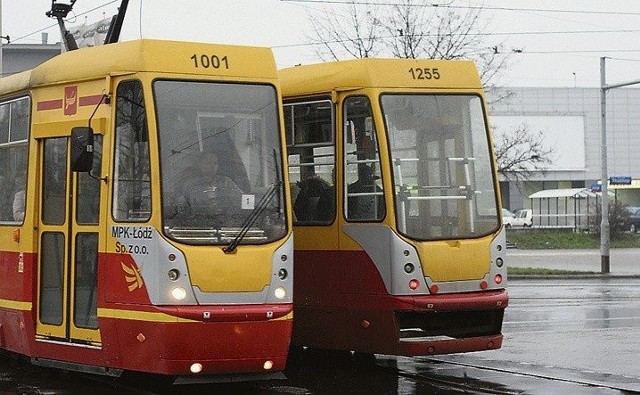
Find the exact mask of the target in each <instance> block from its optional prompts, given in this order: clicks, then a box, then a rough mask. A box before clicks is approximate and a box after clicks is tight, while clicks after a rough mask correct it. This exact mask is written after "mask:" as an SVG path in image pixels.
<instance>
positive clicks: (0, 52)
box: [0, 0, 4, 77]
mask: <svg viewBox="0 0 640 395" xmlns="http://www.w3.org/2000/svg"><path fill="white" fill-rule="evenodd" d="M3 73H4V68H3V67H2V0H0V77H2V76H3Z"/></svg>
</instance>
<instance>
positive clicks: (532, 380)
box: [397, 358, 637, 394]
mask: <svg viewBox="0 0 640 395" xmlns="http://www.w3.org/2000/svg"><path fill="white" fill-rule="evenodd" d="M496 362H497V361H489V360H488V361H487V363H486V364H481V363H472V362H460V361H452V360H450V359H448V358H426V359H420V361H419V363H420V364H423V363H426V364H429V365H431V366H432V367H436V366H437V368H432V369H431V371H430V372H411V371H410V370H415V369H416V368H415V365H416V364H417V363H418V361H415V360H414V361H411V362H407V366H408V367H409V369H410V370H404V369H403V368H401V365H404V364H401V363H400V358H398V371H397V374H398V376H401V377H405V378H408V379H412V380H418V381H419V380H425V379H426V380H428V381H429V382H430V383H432V384H433V383H440V384H442V385H448V386H450V388H449V389H453V390H455V389H459V390H461V391H478V393H491V394H521V393H528V392H530V391H531V390H533V389H534V388H535V389H537V391H539V388H545V387H546V388H550V389H553V392H558V393H560V392H561V388H566V387H569V388H571V387H573V388H574V390H573V391H579V392H580V393H603V391H607V390H610V391H612V392H611V393H615V391H619V393H637V391H636V390H634V389H633V388H630V387H628V386H625V385H624V384H625V382H626V381H631V380H632V378H629V377H625V376H619V377H618V378H617V379H619V381H620V384H619V385H613V384H612V383H611V382H612V381H615V379H616V378H613V379H614V380H612V377H611V375H607V377H608V379H609V380H608V381H607V382H604V381H602V380H598V379H597V378H595V377H594V378H593V379H588V378H584V377H585V376H586V377H593V376H597V375H598V374H599V373H598V372H588V371H574V370H571V369H566V368H560V367H556V366H539V365H535V364H522V363H515V362H510V364H513V365H514V367H513V368H507V367H504V366H492V364H495V363H496ZM501 364H505V363H501ZM411 365H414V366H411ZM505 365H506V364H505ZM442 371H447V372H448V374H447V375H445V374H442V373H439V372H442ZM452 372H457V373H453V374H452ZM553 372H556V373H555V374H554V373H553ZM581 377H582V378H581ZM487 378H491V381H487V380H486V379H487ZM556 387H557V388H556ZM576 388H579V390H577V389H576ZM564 392H567V391H564Z"/></svg>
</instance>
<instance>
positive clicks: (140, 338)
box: [0, 39, 293, 377]
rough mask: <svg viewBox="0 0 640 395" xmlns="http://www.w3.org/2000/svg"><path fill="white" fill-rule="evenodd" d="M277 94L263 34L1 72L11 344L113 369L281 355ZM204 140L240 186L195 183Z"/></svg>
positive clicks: (285, 339) (209, 371)
mask: <svg viewBox="0 0 640 395" xmlns="http://www.w3.org/2000/svg"><path fill="white" fill-rule="evenodd" d="M280 98H281V97H280V88H279V83H278V80H277V70H276V68H275V62H274V59H273V55H272V53H271V51H270V50H269V49H266V48H257V47H240V46H228V45H215V44H203V43H188V42H177V41H159V40H146V39H145V40H135V41H129V42H123V43H114V44H109V45H104V46H99V47H93V48H84V49H79V50H75V51H70V52H66V53H63V54H61V55H59V56H56V57H55V58H53V59H51V60H49V61H46V62H45V63H43V64H42V65H40V66H38V67H36V68H34V69H32V70H29V71H25V72H22V73H19V74H16V75H12V76H9V77H6V78H2V79H0V183H1V185H2V186H1V188H2V189H1V193H0V207H2V209H1V212H0V279H1V281H0V347H2V348H3V349H6V350H9V351H12V352H15V353H20V354H24V355H26V356H28V357H30V358H31V359H32V361H33V362H34V363H38V364H42V365H47V366H57V367H63V368H65V369H77V370H82V371H90V372H96V373H104V374H111V375H118V374H120V373H122V371H127V370H132V371H142V372H150V373H157V374H162V375H170V376H186V377H188V376H205V375H222V374H245V373H247V374H252V375H254V374H261V373H265V374H270V373H271V372H277V371H280V370H282V369H284V367H285V364H286V359H287V352H288V349H289V344H290V338H291V330H292V317H293V313H292V307H293V305H292V292H293V284H292V282H293V239H292V227H291V218H290V217H291V216H290V214H289V212H290V204H289V197H288V193H289V192H288V190H287V188H285V186H286V185H287V182H288V181H287V180H288V175H287V174H286V171H285V164H286V158H285V157H284V155H283V152H284V143H283V132H282V127H281V125H282V123H281V116H282V110H281V104H280ZM209 152H211V153H213V154H215V155H217V158H218V160H219V172H220V173H222V174H223V175H224V177H225V180H228V181H226V182H227V183H234V184H235V185H236V186H237V191H238V193H236V194H235V195H234V196H233V197H232V198H230V199H227V200H222V197H221V195H222V192H221V191H222V190H221V189H220V190H218V193H216V192H215V191H216V189H215V188H216V187H215V186H206V188H205V187H202V186H200V187H194V186H193V185H195V184H186V183H187V181H189V180H190V179H192V178H193V177H195V176H196V173H197V171H196V167H195V161H196V160H197V158H199V157H201V156H202V155H203V154H205V153H209ZM185 184H186V185H191V187H185ZM187 188H190V189H191V190H186V189H187ZM185 193H196V194H200V197H199V198H198V199H199V200H198V204H197V205H192V206H191V207H190V208H189V209H185V200H184V199H182V200H181V198H180V196H181V195H182V194H185Z"/></svg>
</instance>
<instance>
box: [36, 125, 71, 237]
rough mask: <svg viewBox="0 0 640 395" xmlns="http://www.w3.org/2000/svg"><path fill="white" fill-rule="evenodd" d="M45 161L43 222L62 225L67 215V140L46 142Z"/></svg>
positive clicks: (59, 138) (60, 139)
mask: <svg viewBox="0 0 640 395" xmlns="http://www.w3.org/2000/svg"><path fill="white" fill-rule="evenodd" d="M43 161H44V169H43V172H42V173H43V178H44V180H43V187H42V202H46V204H43V205H42V222H44V223H45V224H48V225H62V224H63V223H64V222H65V219H66V215H67V210H66V207H67V205H66V196H67V195H66V191H67V138H66V137H57V138H51V139H47V140H45V141H44V158H43Z"/></svg>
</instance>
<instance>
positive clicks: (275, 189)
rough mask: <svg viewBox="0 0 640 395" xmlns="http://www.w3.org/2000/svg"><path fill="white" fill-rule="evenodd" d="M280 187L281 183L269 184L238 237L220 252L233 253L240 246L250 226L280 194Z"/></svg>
mask: <svg viewBox="0 0 640 395" xmlns="http://www.w3.org/2000/svg"><path fill="white" fill-rule="evenodd" d="M281 185H282V181H276V182H274V183H273V184H271V186H270V187H269V189H267V192H266V193H265V194H264V196H262V199H260V202H258V206H257V207H256V208H255V209H254V210H253V211H252V212H251V215H249V217H247V219H246V220H245V221H244V223H243V224H242V229H240V232H238V235H237V236H236V237H235V238H234V239H233V241H231V243H229V245H228V246H226V247H224V248H223V249H222V251H224V252H225V253H226V254H231V253H233V252H235V250H236V248H237V247H238V244H240V242H241V241H242V239H243V238H244V237H245V236H246V235H247V232H248V231H249V229H250V228H251V226H253V224H254V223H255V222H256V220H257V219H258V217H260V215H261V214H262V213H263V212H264V210H266V208H267V207H268V205H269V202H271V199H273V197H274V196H276V195H279V194H280V193H279V191H280V186H281Z"/></svg>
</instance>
